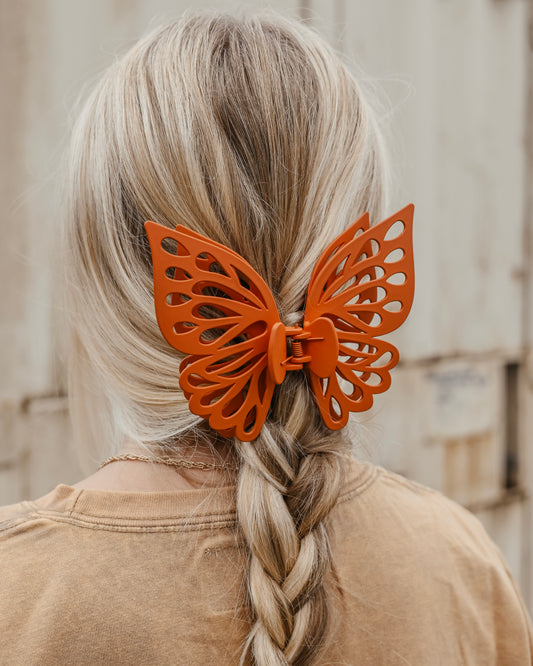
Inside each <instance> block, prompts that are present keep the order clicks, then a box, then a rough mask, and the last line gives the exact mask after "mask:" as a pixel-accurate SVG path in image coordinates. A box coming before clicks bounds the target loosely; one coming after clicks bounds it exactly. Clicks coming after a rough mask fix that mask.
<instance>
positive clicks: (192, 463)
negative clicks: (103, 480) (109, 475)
mask: <svg viewBox="0 0 533 666" xmlns="http://www.w3.org/2000/svg"><path fill="white" fill-rule="evenodd" d="M114 460H133V461H135V460H140V461H141V462H155V463H161V464H163V465H171V466H173V467H186V468H187V469H211V470H215V469H233V470H237V469H238V468H237V467H236V466H235V465H227V464H225V463H224V464H218V463H204V462H200V461H197V460H183V459H182V458H178V459H176V458H167V457H164V458H156V457H153V458H149V457H148V456H138V455H136V454H133V453H123V454H120V455H118V456H110V457H109V458H107V459H106V460H104V462H103V463H102V464H101V465H100V467H99V468H98V469H102V467H104V465H107V464H108V463H110V462H113V461H114Z"/></svg>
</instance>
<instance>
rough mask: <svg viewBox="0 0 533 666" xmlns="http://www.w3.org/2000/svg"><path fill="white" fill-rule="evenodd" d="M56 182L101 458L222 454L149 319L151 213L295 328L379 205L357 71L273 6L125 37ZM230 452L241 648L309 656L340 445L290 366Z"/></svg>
mask: <svg viewBox="0 0 533 666" xmlns="http://www.w3.org/2000/svg"><path fill="white" fill-rule="evenodd" d="M69 173H70V179H69V214H68V226H67V234H66V249H67V255H66V262H67V263H66V284H67V291H68V307H69V311H70V314H71V317H72V322H73V338H72V340H73V350H74V354H73V359H72V377H73V380H74V381H73V388H74V390H75V391H77V392H78V397H77V396H76V395H75V396H74V397H75V400H77V404H78V409H77V410H76V411H75V415H76V414H82V413H83V412H84V411H87V409H88V405H90V404H91V395H92V404H93V405H94V404H96V399H95V398H96V396H97V394H100V397H102V401H101V405H100V409H101V411H100V412H99V414H98V415H95V414H94V413H93V414H90V410H89V414H90V418H89V419H88V420H86V421H85V426H84V427H85V429H86V430H88V429H89V428H90V426H91V425H94V424H95V423H97V422H98V423H104V424H107V426H108V428H107V433H106V435H105V441H106V446H107V447H108V449H109V452H114V451H115V450H117V449H118V448H120V446H121V444H122V441H123V440H124V439H125V438H128V439H132V440H134V441H136V442H138V443H140V444H141V445H145V446H150V445H151V444H155V443H159V444H165V445H166V446H167V447H170V448H172V449H174V450H178V449H180V453H182V454H183V453H184V451H183V448H184V447H185V448H186V447H187V446H190V444H191V442H192V441H195V440H196V441H197V439H198V437H199V436H202V438H203V439H205V440H206V441H211V442H212V444H213V445H215V446H216V445H217V438H216V437H215V433H214V432H212V431H210V430H209V428H208V427H206V425H205V423H204V422H202V421H201V420H200V419H199V418H198V417H196V416H193V415H192V414H191V413H190V412H189V410H188V405H187V401H186V400H185V398H184V395H183V393H182V391H181V389H180V387H179V383H178V380H179V372H178V368H179V364H180V361H181V359H182V356H181V355H180V354H178V353H177V352H176V351H175V350H174V349H173V348H172V347H170V346H169V345H168V344H167V343H166V342H165V341H164V339H163V338H162V335H161V332H160V330H159V328H158V326H157V323H156V319H155V314H154V301H153V281H152V268H151V256H150V249H149V245H148V241H147V238H146V236H145V231H144V222H145V221H146V220H155V221H156V222H158V223H160V224H164V225H167V226H169V227H172V228H174V227H175V226H176V224H178V223H179V224H183V225H185V226H187V227H189V228H191V229H193V230H195V231H198V232H200V233H202V234H203V235H205V236H208V237H209V238H212V239H214V240H216V241H218V242H221V243H223V244H224V245H226V246H228V247H230V248H232V249H233V250H235V251H237V252H238V253H239V254H241V255H242V256H243V257H244V258H245V259H246V260H247V261H248V262H249V263H250V264H251V265H252V266H253V268H254V269H255V270H256V271H257V272H258V273H259V274H260V275H261V276H262V277H263V278H264V279H265V281H266V283H267V284H268V286H269V287H270V289H271V291H272V293H273V294H274V297H275V300H276V304H277V307H278V311H279V314H280V318H281V320H282V321H283V322H284V323H285V324H288V325H290V324H294V323H298V322H299V320H300V316H301V310H302V308H303V304H304V297H305V292H306V288H307V285H308V281H309V278H310V275H311V271H312V268H313V266H314V264H315V262H316V260H317V259H318V257H319V255H320V254H321V252H322V251H323V250H324V248H325V247H326V246H327V244H328V243H329V242H330V241H331V240H333V239H334V238H335V237H336V236H338V235H339V234H340V232H341V231H342V230H343V229H344V228H345V227H346V226H347V225H348V224H350V223H351V222H353V221H354V220H355V219H356V218H357V217H358V216H360V215H361V214H362V213H363V212H364V211H367V210H368V211H369V212H370V217H371V219H378V218H380V216H381V214H382V206H383V196H384V188H383V181H384V165H383V160H382V153H381V143H380V136H379V132H378V129H377V126H376V122H375V119H374V117H373V116H372V113H371V111H370V110H369V108H368V106H367V103H366V102H365V100H364V98H363V97H362V94H361V91H360V89H359V86H358V85H357V83H356V81H355V79H354V77H353V76H352V75H351V74H350V73H349V72H348V71H347V70H346V68H345V67H344V65H343V64H342V63H341V61H340V60H339V59H338V58H337V56H336V55H335V54H334V53H333V52H332V50H331V49H330V48H329V47H328V46H327V45H326V44H325V43H324V42H323V41H322V40H321V39H320V38H319V37H318V36H317V35H316V34H315V33H314V32H312V31H310V30H309V29H307V28H305V27H303V26H302V25H299V24H298V23H296V22H293V21H289V20H286V19H282V18H281V17H277V16H273V15H251V16H247V17H245V18H236V17H234V16H230V15H226V14H213V13H207V14H199V15H192V16H190V17H186V18H183V19H181V20H177V21H175V22H172V23H169V24H168V25H165V26H163V27H161V28H159V29H157V30H155V31H153V32H152V33H150V34H149V35H148V36H147V37H145V38H144V39H142V40H141V41H140V42H138V43H137V44H136V45H135V46H134V47H133V48H132V49H131V50H130V51H129V52H128V53H127V54H126V55H125V56H124V57H123V58H122V59H120V60H119V61H118V62H116V63H115V64H114V65H113V66H112V67H111V68H110V69H109V70H108V71H107V72H106V74H105V75H104V77H103V78H102V80H101V82H100V83H99V84H98V85H97V87H96V89H95V90H94V92H93V93H92V94H91V96H90V98H89V99H88V101H87V102H86V105H85V107H84V109H83V111H82V113H81V115H80V118H79V121H78V123H77V125H76V127H75V130H74V134H73V140H72V149H71V153H70V165H69ZM91 377H92V382H93V388H92V389H90V387H88V386H87V384H88V383H89V378H91ZM83 384H86V386H85V391H84V392H83V391H80V386H82V385H83ZM75 406H76V403H75ZM104 415H106V416H104ZM100 436H101V435H100ZM231 446H233V447H234V449H235V452H236V454H237V455H238V458H239V460H240V462H241V471H240V475H239V482H238V517H239V522H240V525H241V528H242V530H243V533H244V536H245V538H246V540H247V542H248V545H249V547H250V549H251V560H250V568H249V574H248V579H249V595H250V600H251V605H252V609H253V612H254V617H255V618H256V622H255V625H254V628H253V630H252V632H251V634H250V643H249V645H250V646H251V647H252V649H253V652H254V654H255V658H256V660H257V661H258V663H272V664H275V663H280V664H281V663H286V661H283V660H284V659H286V660H289V662H290V663H304V661H305V660H306V659H307V661H305V663H308V661H309V658H310V657H309V655H310V654H311V652H312V651H313V650H316V648H317V645H318V644H320V642H321V641H322V639H323V638H324V636H325V635H326V633H327V619H328V608H329V607H330V606H329V605H330V598H329V597H328V594H327V584H326V581H325V578H324V576H325V572H326V571H327V570H328V566H329V564H328V563H329V547H328V541H327V533H326V531H325V527H324V520H325V518H326V517H327V514H328V513H329V510H330V509H331V508H332V506H333V505H334V503H335V500H336V497H337V495H338V490H339V487H340V483H341V478H342V465H341V463H340V462H339V457H338V454H339V453H340V452H342V451H344V450H346V449H347V443H346V442H345V440H344V439H343V437H342V433H333V432H330V431H328V429H327V428H326V427H325V426H324V424H323V423H322V420H321V418H320V415H319V413H318V410H317V408H316V406H315V404H314V401H313V398H312V395H311V393H310V391H309V389H308V387H307V384H306V380H305V375H304V373H303V372H292V373H290V376H288V377H287V379H286V380H285V382H284V383H283V384H282V385H281V386H279V387H278V388H277V389H276V393H275V395H274V399H273V402H272V407H271V410H270V412H269V415H268V418H267V421H266V422H265V426H264V427H263V431H262V433H261V435H260V437H259V438H258V440H256V441H255V442H253V443H251V444H250V443H245V444H244V445H243V443H241V442H239V441H237V440H234V441H233V442H231ZM180 447H181V448H180ZM291 571H293V575H292V576H291V583H290V586H289V587H287V586H285V587H284V585H285V582H286V581H287V579H288V577H289V574H290V573H291ZM313 646H314V647H313Z"/></svg>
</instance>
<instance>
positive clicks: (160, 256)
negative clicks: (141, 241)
mask: <svg viewBox="0 0 533 666" xmlns="http://www.w3.org/2000/svg"><path fill="white" fill-rule="evenodd" d="M145 228H146V232H147V234H148V238H149V241H150V246H151V250H152V257H153V271H154V299H155V308H156V316H157V321H158V324H159V327H160V329H161V331H162V333H163V336H164V337H165V339H166V340H167V342H168V343H169V344H170V345H172V347H174V348H175V349H176V350H178V351H180V352H182V353H183V354H188V356H186V357H185V358H184V359H183V361H182V362H181V365H180V386H181V387H182V388H183V391H184V393H185V395H186V397H187V398H188V400H189V408H190V410H191V412H193V413H194V414H197V415H198V416H202V417H204V418H208V419H209V424H210V426H211V427H212V428H214V429H216V430H218V431H219V432H221V433H222V434H224V435H226V436H232V435H234V434H235V435H236V436H237V437H239V439H242V440H244V441H249V440H250V439H253V438H255V437H257V435H258V434H259V431H260V430H261V427H262V425H263V423H264V420H265V418H266V414H267V412H268V408H269V406H270V401H271V399H272V394H273V390H274V384H273V383H272V382H271V380H270V379H269V377H268V372H267V365H268V359H267V351H268V342H269V338H270V331H271V329H272V326H273V325H274V324H275V323H277V322H279V314H278V311H277V307H276V304H275V301H274V298H273V296H272V294H271V292H270V289H269V288H268V286H267V285H266V283H265V282H264V280H263V279H262V278H261V277H260V276H259V275H258V274H257V273H256V271H254V269H253V268H252V267H251V266H250V264H249V263H248V262H247V261H245V260H244V259H243V258H242V257H241V256H240V255H238V254H237V253H235V252H233V251H232V250H230V249H229V248H227V247H225V246H223V245H221V244H219V243H216V242H214V241H211V240H209V239H207V238H205V237H203V236H201V235H199V234H196V233H194V232H192V231H190V230H189V229H187V228H186V227H183V226H181V225H178V227H177V228H176V231H173V230H171V229H168V228H167V227H163V226H161V225H159V224H156V223H154V222H147V223H146V224H145Z"/></svg>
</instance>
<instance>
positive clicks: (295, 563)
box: [236, 373, 347, 666]
mask: <svg viewBox="0 0 533 666" xmlns="http://www.w3.org/2000/svg"><path fill="white" fill-rule="evenodd" d="M299 374H301V373H294V375H299ZM291 379H292V381H288V378H287V379H286V380H285V382H284V384H283V385H282V386H280V387H279V388H278V390H279V393H278V399H277V401H276V402H277V408H276V409H275V410H273V411H274V413H275V412H276V411H277V412H278V413H279V412H285V414H284V415H283V416H284V417H285V418H279V420H278V419H273V420H268V421H267V422H266V423H265V425H264V426H263V429H262V431H261V434H260V436H259V437H258V438H257V439H256V440H255V441H254V442H253V443H247V442H237V443H236V446H237V450H238V451H239V454H240V456H241V460H242V465H241V471H240V475H239V483H238V495H237V512H238V517H239V522H240V525H241V528H242V530H243V533H244V537H245V539H246V541H247V543H248V545H249V548H250V559H249V567H248V594H249V597H250V601H251V605H252V609H253V612H254V614H255V623H254V625H253V627H252V630H251V632H250V634H249V637H248V640H247V642H246V645H245V650H244V653H243V657H242V661H241V664H242V663H244V661H243V660H244V659H245V657H246V655H247V654H248V653H249V652H250V651H251V654H252V659H253V663H254V664H257V665H258V666H262V665H263V664H268V665H269V666H270V665H272V666H277V665H280V666H281V665H282V664H310V663H312V662H313V660H314V659H315V658H316V656H317V653H318V651H319V650H320V649H321V647H323V645H324V644H325V642H326V639H327V634H328V629H329V622H328V620H329V617H330V612H329V607H330V603H331V602H330V596H329V595H328V593H327V589H326V583H325V574H326V572H327V571H328V569H330V567H331V564H330V549H329V540H328V534H327V530H326V525H325V521H326V518H327V516H328V514H329V512H330V511H331V509H332V508H333V506H334V505H335V503H336V501H337V498H338V495H339V491H340V488H341V485H342V479H343V465H342V458H341V456H340V455H339V453H342V452H343V451H345V450H346V448H347V444H346V443H345V441H344V439H343V438H342V436H341V435H340V433H332V432H331V431H329V430H328V429H327V428H325V426H324V425H323V423H322V421H321V419H320V417H319V415H317V409H316V405H315V404H314V401H313V398H312V396H311V395H310V392H309V391H308V389H307V386H306V385H305V383H303V382H301V379H300V378H299V377H297V376H295V377H294V378H292V377H291ZM285 384H287V386H286V385H285ZM289 396H290V397H289ZM279 415H280V416H281V414H279ZM280 423H285V425H284V426H281V425H279V424H280Z"/></svg>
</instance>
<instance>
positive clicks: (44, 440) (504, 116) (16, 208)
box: [0, 0, 533, 609]
mask: <svg viewBox="0 0 533 666" xmlns="http://www.w3.org/2000/svg"><path fill="white" fill-rule="evenodd" d="M191 6H192V5H191V4H190V3H189V2H187V0H178V1H176V0H172V1H170V0H92V1H91V2H86V1H84V0H16V1H15V0H0V11H1V16H0V37H1V38H0V51H1V60H0V77H1V85H0V90H1V91H2V97H1V104H0V108H1V113H2V116H1V123H0V127H1V137H2V150H1V152H0V169H1V177H0V187H1V188H2V197H1V200H2V212H1V229H2V233H3V236H2V242H1V243H0V257H1V258H0V289H1V295H0V313H1V314H0V504H8V503H13V502H17V501H19V500H22V499H33V498H36V497H38V496H40V495H42V494H44V493H46V492H48V491H49V490H51V489H52V488H53V487H54V486H55V485H57V484H58V483H75V482H76V481H78V480H80V479H81V478H82V477H83V476H86V475H87V474H89V473H92V472H93V471H95V469H96V467H97V463H98V461H96V460H93V461H92V462H89V463H87V462H85V464H83V462H82V459H81V457H80V454H79V452H76V451H75V450H74V448H73V446H72V444H71V441H70V435H69V424H68V413H67V404H66V398H65V377H64V375H65V372H64V358H63V355H62V354H63V352H62V350H63V344H62V324H61V321H62V312H61V305H60V302H59V299H58V292H59V290H58V284H57V280H58V278H57V273H56V266H57V250H58V247H57V246H58V237H57V234H58V219H59V215H60V210H59V201H60V196H61V182H60V181H61V173H60V160H61V156H62V154H63V150H64V147H65V144H66V140H67V135H68V128H69V123H70V119H69V116H70V111H71V108H72V104H73V102H74V100H75V98H76V97H77V95H78V94H79V93H80V91H81V90H82V89H83V88H84V86H85V85H86V84H87V83H90V82H91V81H94V80H95V79H96V78H97V77H98V75H99V73H100V72H101V71H102V70H103V69H104V68H105V67H106V66H107V65H108V64H109V63H110V62H112V60H113V59H114V58H115V57H116V56H117V55H119V54H120V53H121V52H122V51H123V50H124V49H125V48H127V47H128V46H129V45H131V44H132V43H133V42H134V41H135V40H136V39H137V38H138V37H139V36H140V35H141V34H142V33H144V32H145V31H146V29H147V28H148V27H151V26H155V25H156V24H158V23H159V22H160V21H163V20H165V19H166V18H169V17H176V16H178V15H179V14H180V13H181V12H182V11H183V10H185V9H187V8H189V7H191ZM264 6H269V7H273V8H275V9H278V10H280V11H282V12H284V13H285V14H288V15H291V16H295V17H299V18H301V19H303V20H305V21H306V22H309V23H311V24H312V25H314V26H315V27H317V28H318V29H319V30H320V31H321V32H323V33H324V34H325V36H326V37H327V38H328V39H329V41H330V42H332V43H333V44H334V45H335V46H336V47H337V49H338V50H340V51H342V52H343V53H344V54H345V56H346V57H347V58H348V59H350V60H353V61H354V62H355V63H356V64H357V66H359V67H360V68H362V72H365V73H366V76H365V75H362V78H363V84H364V85H370V84H371V82H372V80H374V81H375V84H376V85H377V87H378V88H379V89H381V90H383V91H384V92H385V96H384V97H383V100H384V105H383V107H382V109H381V113H382V119H383V122H384V123H385V125H386V128H387V133H388V140H389V145H390V148H391V155H392V161H393V168H394V177H395V189H394V192H393V199H392V201H391V206H390V210H391V212H393V211H394V210H397V209H399V208H400V207H402V206H403V205H404V204H405V203H408V202H410V201H413V202H414V203H415V207H416V208H415V256H416V273H417V292H416V297H415V304H414V307H413V311H412V314H411V315H410V317H409V320H408V322H407V324H406V325H404V327H402V329H401V330H400V331H399V332H398V333H397V334H396V335H395V336H391V338H392V341H393V342H394V343H395V344H397V345H398V346H399V348H400V351H401V354H402V361H401V364H400V366H398V368H397V369H396V370H395V371H394V375H393V385H392V388H391V390H390V391H389V392H387V393H386V394H384V395H383V396H379V397H378V398H377V400H376V404H375V407H374V409H373V410H372V413H371V414H365V415H361V416H359V418H358V422H359V427H358V428H357V433H358V435H357V442H358V444H357V446H358V452H359V455H360V456H361V457H367V458H370V459H372V460H373V461H374V462H376V463H378V464H382V465H384V466H386V467H389V468H391V469H393V470H394V471H397V472H399V473H401V474H404V475H406V476H408V477H410V478H412V479H415V480H418V481H420V482H422V483H424V484H427V485H429V486H432V487H434V488H437V489H439V490H441V491H442V492H444V493H445V494H447V495H449V496H450V497H452V498H453V499H455V500H456V501H458V502H460V503H462V504H464V505H465V506H467V507H468V508H469V509H471V510H472V511H473V512H474V513H475V514H476V515H477V516H478V517H479V518H480V519H481V520H482V521H483V523H484V524H485V526H486V528H487V530H488V531H489V533H490V534H491V536H492V537H493V539H494V540H495V541H496V542H497V543H498V544H499V546H500V548H501V549H502V551H503V553H504V555H505V557H506V558H507V561H508V562H509V565H510V567H511V570H512V571H513V573H514V575H515V576H516V578H517V580H518V581H519V584H520V586H521V589H522V592H523V594H524V597H525V599H526V601H527V603H528V604H529V608H530V609H531V608H532V602H533V576H532V572H531V569H532V564H533V554H532V552H533V551H532V549H533V529H532V514H531V491H532V489H533V455H532V453H531V446H530V445H529V442H530V440H531V437H532V433H533V366H532V360H531V347H532V342H533V340H532V338H533V301H532V275H531V270H530V255H531V242H532V236H531V227H532V223H533V216H532V213H533V198H532V196H533V195H532V188H531V185H532V168H533V167H532V165H533V133H532V127H533V125H532V115H531V114H532V110H533V96H532V91H533V80H532V72H533V57H532V42H533V22H532V15H533V2H532V1H531V0H470V1H469V2H462V1H461V0H447V1H445V2H443V1H442V0H413V1H412V2H409V3H407V2H397V1H396V0H373V2H367V1H363V0H359V1H354V0H307V1H305V2H304V1H302V0H287V1H286V2H282V1H281V0H275V1H273V2H268V3H266V2H260V1H259V0H256V1H255V2H253V1H251V0H250V1H249V2H240V3H235V2H231V1H230V0H226V1H224V0H219V1H216V2H213V1H211V2H205V1H203V0H201V1H199V0H196V2H195V3H194V7H195V8H197V7H211V8H227V9H235V8H239V7H264ZM367 77H368V79H369V80H368V81H367V80H366V78H367ZM387 99H388V100H390V101H389V102H388V103H387V101H386V100H387Z"/></svg>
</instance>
